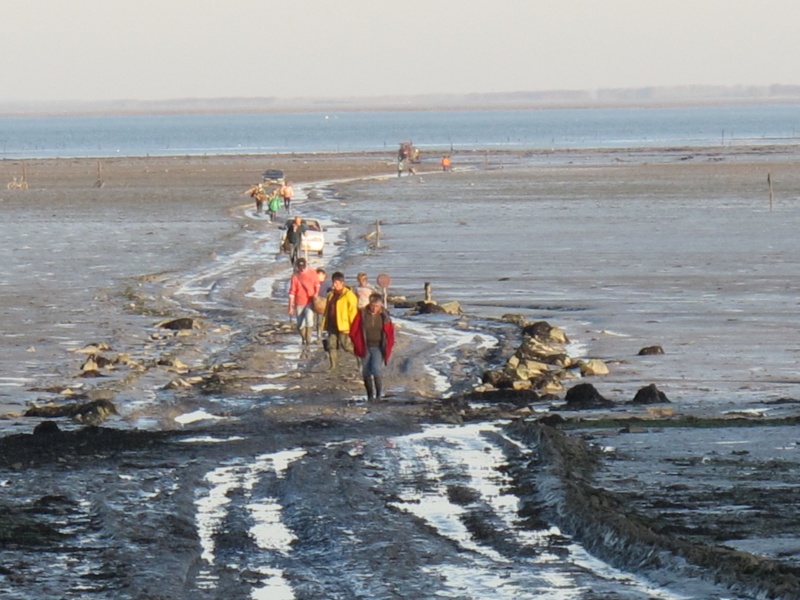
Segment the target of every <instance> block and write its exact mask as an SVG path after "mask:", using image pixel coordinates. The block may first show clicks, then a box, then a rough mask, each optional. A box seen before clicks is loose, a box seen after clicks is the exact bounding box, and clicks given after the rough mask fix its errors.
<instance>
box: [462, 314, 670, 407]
mask: <svg viewBox="0 0 800 600" xmlns="http://www.w3.org/2000/svg"><path fill="white" fill-rule="evenodd" d="M504 319H505V320H507V321H510V322H513V323H517V324H518V325H519V326H520V327H521V329H522V343H521V344H520V346H519V347H518V348H517V350H516V351H515V352H514V354H513V355H512V356H511V357H510V358H509V359H508V360H507V361H506V363H505V365H504V366H503V367H500V368H497V369H493V370H489V371H485V372H484V373H483V377H482V384H481V385H479V386H477V387H476V388H475V389H474V390H473V394H470V395H469V396H471V397H472V399H475V398H476V396H480V395H488V394H490V393H492V392H494V395H497V394H498V393H502V392H504V391H513V393H515V394H518V395H522V396H524V397H525V399H527V400H528V401H529V400H530V398H531V397H534V398H536V399H539V400H542V399H553V400H556V399H560V398H559V396H558V395H559V394H561V393H563V392H565V386H564V381H566V380H569V379H580V378H583V377H593V376H600V375H608V373H609V369H608V366H607V365H606V364H605V362H603V361H602V360H599V359H596V358H593V359H575V358H573V357H571V356H569V354H567V345H568V344H569V343H570V342H569V339H568V338H567V335H566V334H565V333H564V331H563V330H561V329H560V328H558V327H553V326H551V325H550V324H549V323H547V322H545V321H538V322H535V323H528V322H526V321H525V320H524V318H522V317H520V316H518V315H506V316H505V317H504ZM643 350H644V351H645V352H640V354H663V350H662V349H661V348H660V347H659V346H654V347H651V348H647V349H643ZM565 401H566V403H565V405H564V406H563V407H562V409H564V410H586V409H602V408H611V407H613V406H615V404H614V402H612V401H611V400H608V399H607V398H605V397H603V396H602V395H601V394H600V393H599V392H598V391H597V390H596V389H595V388H594V386H593V385H592V384H591V383H586V382H581V383H578V384H577V385H574V386H573V387H571V388H570V389H569V390H566V396H565ZM668 402H669V400H668V399H667V397H666V395H665V394H664V393H663V392H661V391H660V390H658V388H656V386H655V385H654V384H650V385H648V386H645V387H643V388H642V389H640V390H639V391H638V392H637V394H636V397H635V398H634V399H633V400H632V401H631V402H630V404H655V403H668Z"/></svg>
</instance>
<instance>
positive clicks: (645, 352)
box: [639, 346, 664, 356]
mask: <svg viewBox="0 0 800 600" xmlns="http://www.w3.org/2000/svg"><path fill="white" fill-rule="evenodd" d="M653 354H664V349H663V348H662V347H661V346H646V347H644V348H642V349H641V350H639V356H650V355H653Z"/></svg>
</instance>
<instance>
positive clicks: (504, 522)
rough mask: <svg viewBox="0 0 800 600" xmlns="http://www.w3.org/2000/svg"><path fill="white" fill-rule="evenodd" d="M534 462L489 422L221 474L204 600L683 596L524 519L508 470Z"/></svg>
mask: <svg viewBox="0 0 800 600" xmlns="http://www.w3.org/2000/svg"><path fill="white" fill-rule="evenodd" d="M528 453H529V450H527V449H526V448H524V447H521V446H520V445H519V444H517V443H515V442H513V441H511V440H510V439H509V438H507V437H506V436H505V435H503V434H502V433H501V431H500V429H499V428H498V427H497V426H494V425H488V424H483V425H470V426H460V427H454V426H439V427H431V428H428V429H426V430H424V431H423V432H421V433H418V434H412V435H406V436H397V437H370V438H365V439H352V440H349V441H344V442H338V443H334V444H327V445H320V446H316V447H313V448H305V449H303V450H300V449H296V450H290V451H285V452H281V453H278V454H274V455H262V456H260V457H258V458H257V459H256V460H255V461H253V462H251V463H249V464H235V465H226V466H223V467H219V468H217V469H215V470H213V471H212V472H210V473H208V474H207V476H206V477H205V481H206V483H207V486H208V487H207V489H205V490H204V491H203V492H202V493H201V494H199V495H198V496H197V498H196V507H197V515H198V531H199V533H200V538H201V545H202V546H203V548H204V551H203V557H202V561H201V562H202V566H201V567H200V569H199V570H198V572H197V574H196V577H195V580H194V584H193V585H190V587H191V588H193V591H194V592H196V593H197V594H198V595H197V596H193V597H198V598H202V597H221V596H223V595H231V594H233V595H237V594H238V596H237V597H241V594H242V591H243V587H247V586H250V595H249V597H250V598H254V599H261V598H264V599H266V598H269V599H270V600H284V599H285V600H305V599H311V598H330V599H342V600H344V599H352V598H428V597H440V598H459V599H473V598H474V599H479V598H487V597H491V598H498V599H503V598H509V599H511V598H514V599H528V598H545V597H546V598H557V599H560V598H563V599H570V598H590V597H597V598H599V597H603V598H626V599H644V598H674V597H676V596H674V595H672V594H670V593H668V592H659V591H658V590H655V589H654V588H652V587H651V586H648V585H647V584H646V583H644V582H642V581H639V580H637V579H636V578H634V577H632V576H630V575H627V574H624V573H621V572H619V571H616V570H614V569H612V568H611V567H609V566H608V565H605V564H604V563H601V562H600V561H597V560H596V559H593V558H592V557H590V556H589V555H588V554H587V553H586V552H585V551H584V550H583V549H582V547H581V546H580V545H578V544H576V543H575V542H574V541H573V540H571V539H570V538H568V537H567V536H564V535H562V534H561V532H560V531H559V530H558V529H557V528H556V527H553V526H551V525H548V524H547V523H546V522H544V521H541V520H537V519H535V518H530V515H525V514H523V513H521V512H520V508H521V507H522V503H521V501H520V498H519V497H518V496H517V495H516V494H515V492H514V482H513V481H512V479H511V477H510V475H509V474H508V464H507V461H508V457H509V456H511V457H512V458H513V459H514V460H518V459H519V458H520V457H524V456H526V455H527V454H528ZM248 582H249V583H248ZM203 594H207V595H203Z"/></svg>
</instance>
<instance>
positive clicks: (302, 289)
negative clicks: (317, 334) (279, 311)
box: [289, 257, 319, 346]
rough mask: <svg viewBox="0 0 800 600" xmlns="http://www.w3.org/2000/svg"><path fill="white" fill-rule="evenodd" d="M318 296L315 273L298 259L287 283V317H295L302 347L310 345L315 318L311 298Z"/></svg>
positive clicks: (302, 259) (317, 280)
mask: <svg viewBox="0 0 800 600" xmlns="http://www.w3.org/2000/svg"><path fill="white" fill-rule="evenodd" d="M318 294H319V277H318V276H317V271H316V270H315V269H312V268H311V267H309V266H308V265H307V264H306V259H305V258H302V257H300V258H298V259H297V260H296V261H294V273H293V274H292V280H291V281H290V282H289V316H293V317H296V319H297V330H298V331H299V332H300V337H301V338H302V340H303V345H304V346H308V345H309V344H311V332H312V331H314V318H315V315H314V308H313V306H312V298H313V297H314V296H316V295H318Z"/></svg>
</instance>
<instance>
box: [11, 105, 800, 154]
mask: <svg viewBox="0 0 800 600" xmlns="http://www.w3.org/2000/svg"><path fill="white" fill-rule="evenodd" d="M402 140H412V141H414V143H415V144H416V145H417V146H418V147H420V148H422V149H423V150H424V149H425V148H430V149H434V148H435V149H437V150H441V149H447V148H452V149H453V150H459V149H462V150H463V149H475V148H480V149H493V148H496V149H549V148H559V149H561V148H626V147H639V148H641V147H653V148H659V147H669V146H715V145H740V144H788V143H797V142H798V141H800V105H758V106H736V107H704V108H647V109H632V108H626V109H611V108H609V109H559V110H497V111H424V112H420V111H406V112H402V111H400V112H342V113H335V112H331V113H321V112H320V113H281V114H209V115H140V116H47V117H0V157H3V158H14V159H18V158H50V157H87V156H88V157H93V156H147V155H151V156H153V155H162V156H164V155H166V156H170V155H203V154H241V153H276V152H277V153H284V152H285V153H292V152H359V151H371V150H382V149H387V148H391V149H394V148H395V147H396V146H397V143H398V142H399V141H402Z"/></svg>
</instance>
